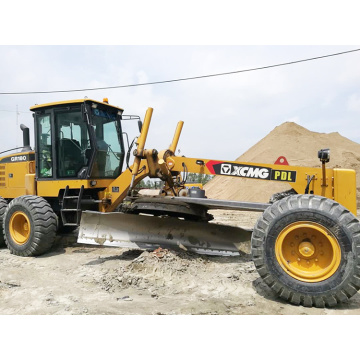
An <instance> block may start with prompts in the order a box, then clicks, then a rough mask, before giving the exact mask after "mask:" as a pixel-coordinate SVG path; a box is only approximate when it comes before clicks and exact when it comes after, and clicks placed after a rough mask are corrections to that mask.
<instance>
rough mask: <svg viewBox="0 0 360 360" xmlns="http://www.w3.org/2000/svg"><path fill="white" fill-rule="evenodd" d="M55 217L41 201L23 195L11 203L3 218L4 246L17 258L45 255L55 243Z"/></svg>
mask: <svg viewBox="0 0 360 360" xmlns="http://www.w3.org/2000/svg"><path fill="white" fill-rule="evenodd" d="M56 228H57V216H56V215H55V213H54V211H53V209H52V208H51V207H50V205H49V203H48V202H47V201H46V200H45V199H44V198H42V197H39V196H33V195H25V196H20V197H18V198H15V199H13V200H12V201H11V202H10V204H9V206H8V207H7V209H6V212H5V215H4V235H5V243H6V245H7V247H8V248H9V250H10V252H11V253H12V254H14V255H18V256H37V255H41V254H44V253H46V252H47V251H48V250H50V248H51V247H52V245H53V243H54V241H55V234H56Z"/></svg>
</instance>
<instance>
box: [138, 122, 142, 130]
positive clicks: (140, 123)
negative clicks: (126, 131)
mask: <svg viewBox="0 0 360 360" xmlns="http://www.w3.org/2000/svg"><path fill="white" fill-rule="evenodd" d="M138 127H139V132H140V133H141V129H142V122H141V120H138Z"/></svg>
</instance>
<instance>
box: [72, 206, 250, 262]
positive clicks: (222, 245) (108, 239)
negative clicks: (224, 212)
mask: <svg viewBox="0 0 360 360" xmlns="http://www.w3.org/2000/svg"><path fill="white" fill-rule="evenodd" d="M250 238H251V231H249V230H245V229H242V228H239V227H232V226H225V225H217V224H211V223H202V222H194V221H185V220H181V219H177V218H169V217H167V218H160V217H156V216H146V215H132V214H123V213H100V212H93V211H84V212H83V213H82V217H81V223H80V229H79V235H78V243H82V244H93V245H105V246H106V245H107V246H117V247H126V248H139V249H156V248H158V247H159V246H161V247H165V248H166V247H168V248H177V249H179V248H181V249H183V250H188V251H192V252H196V253H200V254H207V255H239V254H240V250H239V249H240V245H241V243H243V242H245V241H250Z"/></svg>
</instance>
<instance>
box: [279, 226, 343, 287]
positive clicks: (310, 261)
mask: <svg viewBox="0 0 360 360" xmlns="http://www.w3.org/2000/svg"><path fill="white" fill-rule="evenodd" d="M275 254H276V258H277V261H278V263H279V265H280V266H281V267H282V268H283V269H284V270H285V271H286V273H287V274H288V275H290V276H292V277H293V278H295V279H297V280H300V281H304V282H319V281H323V280H326V279H328V278H329V277H330V276H332V275H333V274H334V273H335V272H336V270H337V269H338V267H339V265H340V261H341V249H340V246H339V243H338V241H337V239H336V238H335V236H334V235H333V234H331V233H330V231H328V230H327V229H326V228H325V227H323V226H322V225H320V224H317V223H313V222H305V221H299V222H295V223H293V224H290V225H288V226H287V227H286V228H285V229H283V230H282V231H281V232H280V234H279V236H278V237H277V239H276V242H275Z"/></svg>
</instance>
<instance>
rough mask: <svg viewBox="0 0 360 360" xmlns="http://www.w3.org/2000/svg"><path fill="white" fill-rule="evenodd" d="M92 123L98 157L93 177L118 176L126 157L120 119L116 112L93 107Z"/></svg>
mask: <svg viewBox="0 0 360 360" xmlns="http://www.w3.org/2000/svg"><path fill="white" fill-rule="evenodd" d="M91 123H92V126H93V128H94V132H95V137H96V147H97V152H96V158H95V162H94V166H93V170H92V173H91V177H92V178H116V177H118V176H119V175H120V173H121V169H122V162H123V159H124V145H123V141H122V136H121V125H120V119H119V117H118V115H117V113H116V112H113V111H109V110H107V109H105V110H104V109H98V108H96V109H94V108H91Z"/></svg>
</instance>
